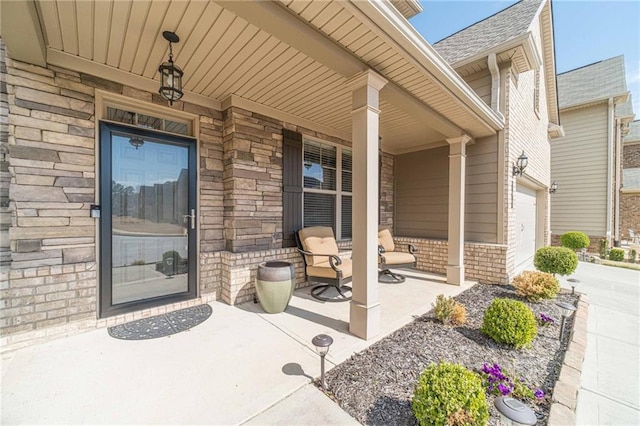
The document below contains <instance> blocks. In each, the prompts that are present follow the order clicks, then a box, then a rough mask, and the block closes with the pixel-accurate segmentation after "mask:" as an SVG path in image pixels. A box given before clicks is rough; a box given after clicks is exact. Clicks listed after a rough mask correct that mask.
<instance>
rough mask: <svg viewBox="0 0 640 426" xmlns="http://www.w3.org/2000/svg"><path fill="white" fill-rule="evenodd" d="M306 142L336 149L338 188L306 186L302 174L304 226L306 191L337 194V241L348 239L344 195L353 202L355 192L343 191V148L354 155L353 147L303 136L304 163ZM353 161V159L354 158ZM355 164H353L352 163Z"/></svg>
mask: <svg viewBox="0 0 640 426" xmlns="http://www.w3.org/2000/svg"><path fill="white" fill-rule="evenodd" d="M306 142H314V143H319V144H323V145H329V146H332V147H334V148H335V149H336V189H335V191H334V190H329V189H316V188H305V186H304V173H303V176H302V226H305V224H304V194H305V192H309V193H316V194H327V195H335V217H334V218H333V219H334V223H335V234H336V240H337V241H348V240H349V238H343V237H342V197H343V196H349V197H351V202H352V203H353V192H347V191H342V152H343V150H345V149H346V150H348V151H351V153H352V155H353V149H352V148H351V147H349V146H345V145H341V144H337V143H334V142H329V141H325V140H323V139H317V138H312V137H308V136H304V135H303V137H302V152H301V155H302V163H303V164H304V147H305V143H306ZM352 161H353V160H352ZM352 166H353V164H352ZM351 174H352V175H353V169H352V170H351Z"/></svg>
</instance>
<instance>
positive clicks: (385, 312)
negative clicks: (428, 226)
mask: <svg viewBox="0 0 640 426" xmlns="http://www.w3.org/2000/svg"><path fill="white" fill-rule="evenodd" d="M403 273H404V274H405V275H406V276H407V280H406V282H405V283H403V284H379V294H380V303H381V309H382V313H381V316H382V321H381V323H382V330H381V333H380V335H379V336H377V337H376V338H374V339H371V340H369V341H363V340H361V339H359V338H357V337H355V336H352V335H351V334H349V332H348V321H349V303H346V302H345V303H322V302H318V301H316V300H315V299H312V298H311V297H310V296H309V290H310V287H307V288H305V289H300V290H298V291H296V293H295V295H294V297H293V299H292V301H291V304H290V306H289V307H288V308H287V310H286V311H285V312H283V313H281V314H273V315H270V314H265V313H263V312H262V310H261V308H260V305H257V304H253V303H247V304H244V305H240V306H235V307H234V306H228V305H226V304H223V303H219V302H215V303H212V304H211V305H212V307H213V314H212V316H211V318H210V319H209V320H207V321H205V322H204V323H203V324H201V325H199V326H197V327H195V328H193V329H191V330H189V331H187V332H183V333H179V334H176V335H173V336H170V337H167V338H162V339H155V340H146V341H122V340H116V339H113V338H111V337H110V336H109V335H108V334H107V330H106V329H100V330H94V331H91V332H87V333H83V334H79V335H74V336H70V337H66V338H62V339H58V340H55V341H51V342H48V343H44V344H40V345H36V346H31V347H27V348H23V349H19V350H16V351H13V352H7V353H4V354H3V355H2V396H1V398H2V399H1V402H2V410H1V411H2V414H1V416H2V417H1V423H2V424H37V423H40V424H42V423H45V424H242V423H245V422H248V421H249V420H251V423H254V424H279V423H287V424H302V423H304V424H346V423H355V420H353V419H351V418H350V417H349V416H348V415H347V414H346V413H344V412H343V411H342V410H340V408H339V407H338V406H337V405H335V404H333V403H332V402H331V401H330V400H328V398H326V396H324V394H322V393H321V392H320V391H318V390H316V389H314V388H310V387H309V386H306V385H308V384H309V382H310V380H311V378H312V377H316V376H318V375H319V370H320V365H319V358H318V356H317V355H316V353H315V349H314V348H313V346H312V345H311V339H312V338H313V336H315V335H316V334H320V333H326V334H330V335H331V336H332V337H333V338H334V340H335V342H334V344H333V346H332V348H331V351H330V352H329V355H328V357H327V360H328V362H329V364H328V369H330V368H331V367H333V366H334V365H335V364H338V363H340V362H342V361H344V360H345V359H347V358H348V357H349V356H351V355H352V354H353V353H355V352H358V351H361V350H362V349H364V348H366V347H368V346H369V345H371V344H372V343H374V342H375V341H377V340H379V339H381V338H382V337H384V336H385V335H387V334H389V333H391V332H392V331H394V330H396V329H398V328H400V327H401V326H403V325H404V324H406V323H408V322H410V321H411V320H413V319H414V317H415V316H417V315H420V314H423V313H425V312H427V311H428V310H429V309H430V308H431V303H433V302H434V301H435V298H436V296H437V295H438V294H440V293H443V294H446V295H455V294H458V293H460V292H462V291H464V290H465V289H467V288H469V287H470V286H471V283H465V285H463V286H460V287H457V286H451V285H447V284H446V283H445V282H444V278H442V277H439V276H435V275H431V274H425V273H421V272H416V271H403ZM296 398H298V399H303V400H305V401H308V402H307V403H305V406H306V407H307V408H308V410H305V411H304V416H303V415H302V413H301V412H300V411H298V412H296V411H292V410H291V404H292V401H296V400H297V399H296ZM309 410H310V411H309Z"/></svg>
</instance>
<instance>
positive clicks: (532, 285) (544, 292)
mask: <svg viewBox="0 0 640 426" xmlns="http://www.w3.org/2000/svg"><path fill="white" fill-rule="evenodd" d="M511 284H512V285H513V286H514V287H515V288H516V293H517V294H518V296H522V297H526V298H527V300H529V301H531V302H537V301H539V300H541V299H553V298H554V297H556V295H557V294H558V292H559V291H560V282H559V281H558V279H557V278H556V277H554V276H553V275H551V274H547V273H546V272H533V271H524V272H523V273H521V274H520V275H518V276H517V277H515V278H514V279H513V282H512V283H511Z"/></svg>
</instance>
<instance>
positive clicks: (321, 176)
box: [302, 139, 353, 240]
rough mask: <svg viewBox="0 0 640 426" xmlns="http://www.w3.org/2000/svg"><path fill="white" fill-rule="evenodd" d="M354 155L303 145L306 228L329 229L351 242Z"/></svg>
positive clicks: (314, 143)
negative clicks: (319, 227)
mask: <svg viewBox="0 0 640 426" xmlns="http://www.w3.org/2000/svg"><path fill="white" fill-rule="evenodd" d="M352 163H353V159H352V154H351V151H350V150H348V149H345V148H342V147H340V146H334V145H329V144H326V143H322V142H318V141H313V140H308V139H305V140H304V142H303V170H302V175H303V178H304V188H303V224H304V226H329V227H331V228H333V230H334V232H335V234H336V238H337V239H339V240H340V239H348V238H351V191H352Z"/></svg>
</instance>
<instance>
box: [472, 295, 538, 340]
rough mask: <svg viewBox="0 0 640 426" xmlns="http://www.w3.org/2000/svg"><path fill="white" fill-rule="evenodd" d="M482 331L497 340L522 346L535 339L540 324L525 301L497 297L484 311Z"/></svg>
mask: <svg viewBox="0 0 640 426" xmlns="http://www.w3.org/2000/svg"><path fill="white" fill-rule="evenodd" d="M481 331H482V332H483V333H484V334H486V335H487V336H489V337H491V338H492V339H493V340H495V341H496V342H499V343H504V344H507V345H510V346H514V347H516V348H522V347H525V346H528V345H529V344H530V343H531V342H532V341H533V339H535V337H536V335H537V334H538V326H537V325H536V317H535V316H534V315H533V312H531V309H529V307H528V306H527V305H525V304H524V303H523V302H520V301H519V300H513V299H501V298H497V299H494V300H493V302H491V305H489V307H488V308H487V309H486V310H485V311H484V317H483V318H482V328H481Z"/></svg>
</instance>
